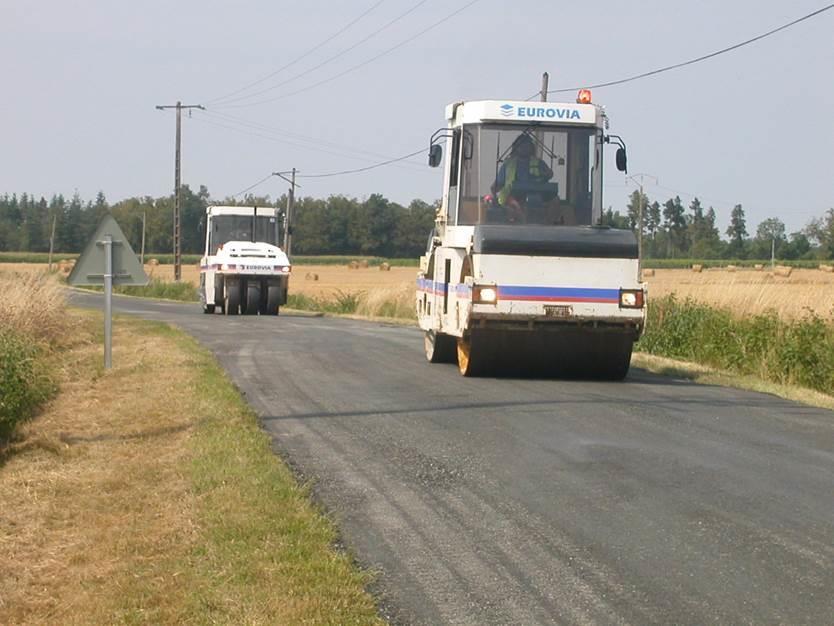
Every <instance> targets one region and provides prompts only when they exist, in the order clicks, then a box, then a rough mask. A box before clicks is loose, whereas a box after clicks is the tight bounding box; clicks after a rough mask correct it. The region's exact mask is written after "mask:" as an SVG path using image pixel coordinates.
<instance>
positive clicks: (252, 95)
mask: <svg viewBox="0 0 834 626" xmlns="http://www.w3.org/2000/svg"><path fill="white" fill-rule="evenodd" d="M426 2H428V0H419V2H417V3H416V4H415V5H413V6H412V7H411V8H410V9H408V10H407V11H405V12H404V13H401V14H400V15H398V16H397V17H395V18H394V19H392V20H391V21H389V22H388V23H386V24H384V25H383V26H381V27H380V28H378V29H377V30H375V31H373V32H372V33H371V34H369V35H367V36H366V37H364V38H363V39H360V40H359V41H357V42H356V43H355V44H353V45H352V46H350V47H349V48H346V49H345V50H342V51H341V52H338V53H337V54H334V55H333V56H331V57H328V58H326V59H325V60H324V61H322V62H321V63H319V64H318V65H314V66H313V67H311V68H309V69H307V70H305V71H303V72H301V73H300V74H296V75H295V76H290V77H289V78H287V79H286V80H283V81H281V82H280V83H276V84H274V85H272V86H270V87H267V88H266V89H262V90H261V91H256V92H255V93H250V94H247V95H245V96H240V97H238V98H232V99H231V100H227V101H226V102H223V103H222V104H220V105H219V106H226V105H230V104H232V103H235V102H239V101H241V100H247V99H248V98H254V97H256V96H260V95H263V94H265V93H268V92H270V91H272V90H274V89H277V88H278V87H281V86H283V85H286V84H287V83H291V82H293V81H294V80H297V79H299V78H304V77H305V76H307V75H308V74H310V73H312V72H314V71H316V70H317V69H319V68H321V67H324V66H325V65H327V64H328V63H331V62H332V61H335V60H336V59H338V58H341V57H342V56H344V55H345V54H347V53H348V52H351V51H353V50H355V49H356V48H358V47H359V46H361V45H362V44H363V43H365V42H366V41H369V40H370V39H372V38H373V37H376V36H377V35H378V34H379V33H381V32H382V31H384V30H387V29H388V28H390V27H391V26H393V25H394V24H396V23H397V22H399V21H400V20H402V19H403V18H405V17H407V16H408V15H410V14H411V13H413V12H414V11H416V10H417V9H419V8H420V7H421V6H422V5H424V4H425V3H426Z"/></svg>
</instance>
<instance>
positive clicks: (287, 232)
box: [272, 168, 301, 258]
mask: <svg viewBox="0 0 834 626" xmlns="http://www.w3.org/2000/svg"><path fill="white" fill-rule="evenodd" d="M285 174H290V175H291V176H292V177H291V178H287V177H286V176H285ZM296 174H297V171H296V169H295V168H292V170H290V171H289V172H272V175H273V176H278V177H280V178H283V179H284V180H285V181H287V182H288V183H289V184H290V192H289V193H288V194H287V208H286V215H285V216H284V252H285V253H286V255H287V257H288V258H289V256H290V253H291V252H292V215H293V209H294V207H295V188H296V187H298V188H299V189H300V188H301V185H299V184H296V182H295V175H296Z"/></svg>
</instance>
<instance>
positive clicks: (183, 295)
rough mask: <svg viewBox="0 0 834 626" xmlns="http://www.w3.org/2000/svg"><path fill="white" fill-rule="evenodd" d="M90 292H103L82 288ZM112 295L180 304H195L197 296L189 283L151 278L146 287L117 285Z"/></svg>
mask: <svg viewBox="0 0 834 626" xmlns="http://www.w3.org/2000/svg"><path fill="white" fill-rule="evenodd" d="M84 289H90V290H92V291H104V287H99V286H92V287H84ZM113 293H119V294H123V295H126V296H137V297H140V298H161V299H163V300H178V301H180V302H197V301H199V299H200V298H199V295H198V294H197V289H196V288H195V287H194V285H192V284H191V283H189V282H185V281H183V282H179V283H176V282H173V281H166V280H161V279H159V278H151V279H150V282H148V284H147V285H117V286H115V287H113Z"/></svg>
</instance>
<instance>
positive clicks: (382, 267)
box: [379, 263, 391, 272]
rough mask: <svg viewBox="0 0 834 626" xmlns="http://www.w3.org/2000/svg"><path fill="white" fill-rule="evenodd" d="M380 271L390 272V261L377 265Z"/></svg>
mask: <svg viewBox="0 0 834 626" xmlns="http://www.w3.org/2000/svg"><path fill="white" fill-rule="evenodd" d="M379 271H380V272H390V271H391V264H390V263H382V264H380V266H379Z"/></svg>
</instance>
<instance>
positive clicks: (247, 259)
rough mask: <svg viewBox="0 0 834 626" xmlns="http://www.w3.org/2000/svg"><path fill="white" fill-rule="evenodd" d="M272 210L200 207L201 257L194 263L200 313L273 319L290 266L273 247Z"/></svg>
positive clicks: (275, 212)
mask: <svg viewBox="0 0 834 626" xmlns="http://www.w3.org/2000/svg"><path fill="white" fill-rule="evenodd" d="M279 225H280V221H279V216H278V210H277V209H274V208H272V207H246V206H210V207H208V208H207V209H206V219H205V236H206V237H205V242H206V248H205V254H204V255H203V258H202V259H201V260H200V302H201V304H202V305H203V312H204V313H214V310H215V308H217V307H219V308H220V310H221V311H222V312H224V313H225V314H226V315H237V314H238V313H242V314H244V315H257V314H258V313H260V314H261V315H278V311H279V308H280V307H281V305H283V304H285V303H286V302H287V288H288V286H289V279H290V271H291V269H292V266H291V265H290V261H289V259H288V258H287V255H286V254H284V252H283V251H282V250H281V248H279V247H278V241H279V235H280V228H279Z"/></svg>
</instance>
